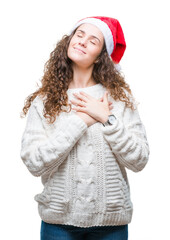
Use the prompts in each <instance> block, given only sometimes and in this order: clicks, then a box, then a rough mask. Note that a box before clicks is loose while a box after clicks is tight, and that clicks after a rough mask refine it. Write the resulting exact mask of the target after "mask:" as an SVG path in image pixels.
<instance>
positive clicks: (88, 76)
mask: <svg viewBox="0 0 170 240" xmlns="http://www.w3.org/2000/svg"><path fill="white" fill-rule="evenodd" d="M72 69H73V79H72V81H71V82H70V84H69V88H85V87H90V86H93V85H95V84H96V81H94V79H93V78H92V71H93V66H90V67H89V68H82V67H79V66H77V65H73V66H72Z"/></svg>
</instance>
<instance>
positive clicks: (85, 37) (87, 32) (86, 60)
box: [67, 23, 104, 67]
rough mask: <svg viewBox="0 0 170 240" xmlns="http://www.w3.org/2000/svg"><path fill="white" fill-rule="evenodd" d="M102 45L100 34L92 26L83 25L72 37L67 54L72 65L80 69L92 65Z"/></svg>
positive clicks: (102, 40)
mask: <svg viewBox="0 0 170 240" xmlns="http://www.w3.org/2000/svg"><path fill="white" fill-rule="evenodd" d="M103 45H104V37H103V34H102V32H101V31H100V30H99V29H98V28H97V27H96V26H94V25H92V24H89V23H84V24H82V25H80V26H79V27H78V28H77V30H76V32H75V34H74V35H73V37H72V39H71V41H70V44H69V47H68V50H67V54H68V57H69V58H70V59H71V60H72V61H73V63H75V64H77V65H79V66H81V67H89V66H91V65H93V64H94V62H95V60H96V59H97V57H98V56H99V54H100V52H101V50H102V48H103Z"/></svg>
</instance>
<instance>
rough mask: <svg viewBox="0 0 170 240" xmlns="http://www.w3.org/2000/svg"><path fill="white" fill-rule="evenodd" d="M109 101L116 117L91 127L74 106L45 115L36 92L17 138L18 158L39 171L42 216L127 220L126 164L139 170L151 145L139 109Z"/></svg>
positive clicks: (89, 221) (88, 222)
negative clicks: (49, 117) (52, 119)
mask: <svg viewBox="0 0 170 240" xmlns="http://www.w3.org/2000/svg"><path fill="white" fill-rule="evenodd" d="M80 90H83V91H84V92H86V93H87V94H89V95H91V96H93V97H95V98H97V99H98V98H101V97H102V96H103V94H104V91H105V90H106V89H105V88H104V87H103V85H102V84H100V83H98V84H96V85H93V86H91V87H86V88H75V89H68V90H67V94H68V98H69V100H70V99H72V98H74V96H73V92H79V91H80ZM109 101H112V102H113V109H112V110H111V112H112V113H113V114H114V115H115V116H116V118H117V120H116V121H115V123H114V124H113V125H110V126H106V127H104V126H103V125H102V124H101V123H100V122H97V123H95V124H93V125H91V126H90V127H88V126H87V124H86V123H85V122H84V121H83V120H82V119H81V118H80V117H79V116H78V115H76V113H75V111H73V110H72V111H71V112H70V113H67V112H62V113H60V115H59V116H58V117H57V119H56V121H55V122H54V123H53V124H48V123H47V120H46V118H44V117H43V102H42V99H41V98H40V97H39V96H37V97H36V98H35V99H34V101H33V102H32V104H31V107H30V109H29V112H28V118H27V123H26V127H25V131H24V133H23V135H22V140H21V152H20V154H21V159H22V160H23V162H24V164H25V165H26V167H27V168H28V170H29V171H30V172H31V173H32V174H33V175H34V176H41V181H42V184H43V185H44V188H43V191H42V193H39V194H37V195H36V196H35V197H34V199H35V200H36V201H37V202H38V212H39V215H40V217H41V219H42V220H44V221H45V222H48V223H53V224H65V225H74V226H78V227H85V228H86V227H91V226H108V225H124V224H128V223H130V222H131V218H132V212H133V205H132V202H131V199H130V188H129V183H128V178H127V174H126V168H128V169H131V170H132V171H134V172H137V171H141V170H142V169H143V168H144V166H145V165H146V163H147V161H148V156H149V147H148V142H147V138H146V133H145V128H144V126H143V124H142V122H141V120H140V117H139V114H138V111H137V110H135V111H132V110H131V109H130V108H127V107H125V103H123V102H121V101H115V100H113V98H112V97H111V96H110V95H109Z"/></svg>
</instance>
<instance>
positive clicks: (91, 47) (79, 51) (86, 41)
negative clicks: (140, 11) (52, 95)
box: [67, 23, 112, 126]
mask: <svg viewBox="0 0 170 240" xmlns="http://www.w3.org/2000/svg"><path fill="white" fill-rule="evenodd" d="M103 44H104V37H103V34H102V32H101V31H100V30H99V29H98V28H97V27H96V26H94V25H92V24H88V23H85V24H82V25H80V26H79V27H78V28H77V30H76V32H75V34H74V35H73V37H72V39H71V41H70V44H69V47H68V50H67V54H68V57H69V58H70V59H71V60H72V69H73V79H72V81H71V83H70V85H69V88H84V87H90V86H93V85H95V84H96V82H95V81H94V79H93V78H92V71H93V68H94V64H95V63H96V61H97V59H98V56H99V55H100V52H101V51H102V48H103ZM74 97H75V98H74V99H73V100H71V103H72V104H73V105H75V106H74V107H72V109H73V110H75V111H76V114H77V115H78V116H79V117H80V118H81V119H82V120H84V122H85V123H86V124H87V125H88V126H91V125H92V124H94V123H96V122H101V123H104V122H106V121H107V119H108V115H110V114H111V112H110V110H111V109H112V106H111V103H110V102H109V101H108V92H107V91H106V92H105V93H104V95H103V97H102V98H100V99H96V98H94V97H92V96H90V95H88V94H87V93H85V92H83V91H80V92H79V93H77V94H74Z"/></svg>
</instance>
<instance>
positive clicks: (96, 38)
mask: <svg viewBox="0 0 170 240" xmlns="http://www.w3.org/2000/svg"><path fill="white" fill-rule="evenodd" d="M78 31H80V32H82V33H85V31H83V30H81V29H78V30H77V32H78ZM90 37H93V38H96V39H97V40H99V42H101V41H100V39H99V38H98V37H96V36H94V35H90Z"/></svg>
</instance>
